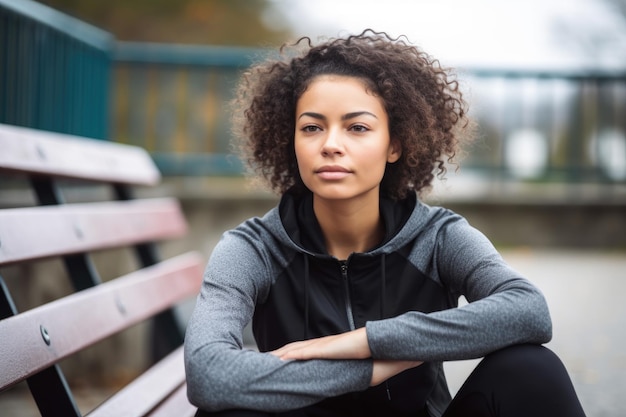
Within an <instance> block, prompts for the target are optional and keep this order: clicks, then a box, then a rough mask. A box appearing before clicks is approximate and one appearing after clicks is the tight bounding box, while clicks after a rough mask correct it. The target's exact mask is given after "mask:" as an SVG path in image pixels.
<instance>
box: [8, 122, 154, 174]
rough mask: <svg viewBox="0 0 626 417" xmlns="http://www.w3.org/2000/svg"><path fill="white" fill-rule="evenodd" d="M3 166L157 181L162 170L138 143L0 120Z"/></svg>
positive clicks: (43, 172)
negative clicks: (3, 122) (32, 127)
mask: <svg viewBox="0 0 626 417" xmlns="http://www.w3.org/2000/svg"><path fill="white" fill-rule="evenodd" d="M0 149H1V150H2V152H0V169H6V170H10V171H15V172H22V173H28V174H45V175H48V176H56V177H63V178H74V179H83V180H91V181H104V182H112V183H119V184H129V185H155V184H157V183H158V182H159V181H160V179H161V174H160V173H159V170H158V169H157V167H156V166H155V164H154V162H153V161H152V159H151V158H150V155H149V154H148V153H147V152H146V151H145V150H144V149H142V148H139V147H137V146H130V145H124V144H120V143H114V142H108V141H103V140H96V139H88V138H82V137H80V138H79V137H76V136H72V135H66V134H61V133H54V132H46V131H42V130H35V129H29V128H24V127H18V126H12V125H6V124H0Z"/></svg>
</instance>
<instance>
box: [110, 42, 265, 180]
mask: <svg viewBox="0 0 626 417" xmlns="http://www.w3.org/2000/svg"><path fill="white" fill-rule="evenodd" d="M261 53H262V51H261V50H259V49H247V48H220V47H202V46H190V45H163V44H145V43H127V42H119V43H118V44H117V46H116V48H115V52H114V55H113V58H114V61H115V65H114V87H113V88H114V100H115V101H114V106H113V109H114V110H113V112H114V113H113V116H114V117H113V123H112V126H113V131H114V134H113V137H114V138H116V140H118V141H121V142H126V143H132V144H136V145H139V146H142V147H144V148H146V149H148V150H149V151H150V152H151V153H152V155H153V157H154V159H155V161H156V162H157V164H158V165H159V167H160V168H161V169H162V170H163V171H164V172H165V173H166V174H169V175H192V176H198V175H241V173H242V170H243V167H242V165H241V163H240V161H239V159H238V158H236V157H234V156H233V155H232V152H231V135H230V121H229V113H230V112H229V109H228V103H229V101H230V100H231V99H232V94H233V91H234V87H235V84H236V82H237V80H238V78H239V76H240V75H241V72H242V71H243V70H245V69H246V68H248V67H249V66H250V64H251V63H252V62H253V60H254V59H256V57H258V55H259V54H261Z"/></svg>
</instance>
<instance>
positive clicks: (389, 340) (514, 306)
mask: <svg viewBox="0 0 626 417" xmlns="http://www.w3.org/2000/svg"><path fill="white" fill-rule="evenodd" d="M432 230H435V231H436V232H433V233H432V234H431V235H430V236H429V235H428V234H426V235H425V236H424V237H423V239H422V240H423V241H425V242H426V246H427V247H431V248H433V249H432V251H431V252H430V253H429V254H428V256H425V254H424V253H420V252H419V251H416V253H415V254H414V256H415V258H416V259H418V258H420V259H423V258H426V259H428V261H427V262H428V264H426V263H424V264H423V265H422V268H423V269H425V270H427V273H428V275H430V276H432V278H433V279H434V280H435V281H438V282H439V283H440V285H442V286H445V287H446V288H448V290H449V291H450V292H451V293H452V294H455V295H464V296H465V297H466V299H467V300H468V301H469V304H467V305H464V306H462V307H459V308H450V309H446V310H442V311H438V312H434V313H430V314H425V313H421V312H408V313H405V314H402V315H400V316H398V317H395V318H390V319H386V320H379V321H370V322H368V323H367V325H366V327H367V335H368V342H369V344H370V349H371V351H372V355H373V357H374V358H380V359H417V360H422V361H446V360H462V359H472V358H478V357H482V356H484V355H486V354H488V353H490V352H493V351H495V350H497V349H500V348H503V347H506V346H509V345H513V344H519V343H537V344H540V343H545V342H548V341H549V340H550V339H551V337H552V325H551V320H550V314H549V311H548V307H547V304H546V301H545V299H544V297H543V295H542V294H541V292H540V291H539V290H538V289H537V288H536V287H535V286H533V285H532V284H531V283H530V282H529V281H528V280H526V279H525V278H523V277H522V276H521V275H520V274H519V273H517V272H516V271H514V270H513V269H511V268H510V267H509V266H508V265H507V264H506V263H505V262H504V260H503V259H502V257H501V256H500V254H499V253H498V252H497V251H496V249H495V248H494V247H493V245H492V244H491V243H490V242H489V241H488V239H487V238H486V237H485V236H484V235H483V234H482V233H480V232H479V231H477V230H476V229H474V228H472V227H471V226H469V225H468V224H467V222H466V221H465V220H464V219H462V218H460V217H458V216H456V217H455V218H454V220H452V221H450V220H449V219H448V220H447V221H446V224H445V225H444V226H442V227H437V228H433V229H432ZM416 262H421V261H419V260H416Z"/></svg>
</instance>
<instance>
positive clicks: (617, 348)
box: [0, 0, 626, 416]
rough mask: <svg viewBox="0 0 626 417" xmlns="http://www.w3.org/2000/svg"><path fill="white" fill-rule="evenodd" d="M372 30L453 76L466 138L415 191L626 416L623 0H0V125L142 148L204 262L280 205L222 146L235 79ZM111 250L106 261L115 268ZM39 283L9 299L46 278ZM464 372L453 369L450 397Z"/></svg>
mask: <svg viewBox="0 0 626 417" xmlns="http://www.w3.org/2000/svg"><path fill="white" fill-rule="evenodd" d="M368 27H370V28H373V29H375V30H379V31H386V32H388V33H390V34H391V35H393V36H400V35H406V36H407V37H408V39H409V41H410V42H412V43H414V44H416V45H418V46H420V47H421V48H423V49H424V50H425V51H426V52H428V53H429V54H431V55H432V56H434V57H435V58H437V59H439V60H440V62H441V63H442V65H444V66H446V67H452V68H454V69H455V70H456V73H457V76H458V79H459V81H460V83H461V85H462V88H463V90H464V92H465V94H466V97H467V99H468V101H469V103H470V115H471V116H472V117H473V118H475V119H476V121H477V122H478V125H479V134H478V139H477V140H476V141H475V142H474V143H473V144H472V145H471V146H469V147H468V148H467V149H466V156H465V158H464V159H463V160H462V161H461V168H460V170H458V171H457V172H455V171H454V169H451V170H450V172H449V173H448V175H447V179H446V180H444V181H437V183H436V185H435V187H434V189H433V191H432V192H431V193H430V194H429V195H427V196H425V199H426V200H427V202H429V203H431V204H439V205H444V206H446V207H449V208H451V209H453V210H455V211H457V212H459V213H460V214H462V215H464V216H465V217H467V218H468V220H469V221H470V223H472V224H473V225H474V226H476V227H477V228H478V229H480V230H481V231H483V232H484V233H485V234H486V235H487V236H488V237H489V238H490V239H491V240H492V241H493V242H494V244H496V246H497V247H498V249H499V250H501V252H502V254H503V256H504V257H505V259H506V260H507V261H509V262H510V263H511V264H512V265H513V266H514V267H515V268H517V269H519V270H520V271H521V272H522V273H524V274H525V275H526V276H528V277H529V279H531V280H532V281H534V282H535V283H536V284H537V285H538V286H539V287H540V288H541V289H542V290H543V291H544V293H545V294H546V297H547V298H548V302H549V304H550V307H551V311H552V315H553V321H554V340H553V341H552V342H551V343H550V345H549V346H550V347H551V348H552V349H553V350H555V351H556V352H557V353H558V354H559V355H560V356H561V357H562V359H563V360H564V362H565V364H566V366H567V368H568V370H569V371H570V374H571V375H572V378H573V380H574V382H575V385H576V388H577V390H578V392H579V395H580V397H581V401H582V402H583V406H584V407H585V409H586V411H587V413H588V415H590V416H622V415H625V414H626V405H625V404H623V401H620V400H621V394H622V393H623V392H624V389H625V387H626V380H625V379H624V376H623V375H624V371H626V352H625V351H624V349H623V348H622V346H624V344H625V342H626V336H625V335H624V327H625V325H626V307H624V303H623V300H622V297H623V294H624V293H625V291H626V210H625V209H626V0H547V1H546V0H526V1H521V0H511V1H508V2H502V1H497V0H441V1H435V0H420V1H409V0H404V1H403V0H386V1H384V2H383V1H376V0H361V1H356V0H317V1H315V2H313V1H307V0H290V1H288V0H249V1H246V0H234V1H232V0H231V1H227V0H221V1H219V0H109V1H107V2H95V1H89V2H86V1H80V0H41V1H39V2H34V1H31V0H0V123H7V124H14V125H20V126H27V127H33V128H38V129H44V130H50V131H56V132H63V133H70V134H76V135H82V136H87V137H92V138H97V139H102V140H111V141H115V142H121V143H129V144H134V145H138V146H141V147H144V148H146V149H148V150H149V151H150V153H151V155H152V156H153V158H154V160H155V161H156V163H157V165H158V166H159V168H160V169H161V171H162V173H163V175H164V181H163V184H162V186H160V187H159V188H158V189H157V190H139V191H140V193H144V194H150V195H152V194H157V195H161V194H165V195H174V196H177V197H178V198H180V199H181V201H182V203H183V207H184V210H185V212H186V215H187V218H188V220H189V222H190V224H191V227H190V230H191V234H190V237H189V238H188V239H185V240H184V241H181V242H177V243H175V244H168V245H164V247H163V248H162V249H163V251H164V252H167V253H172V254H174V253H181V252H183V251H185V250H187V249H199V250H201V251H202V252H203V253H204V254H205V255H206V256H207V257H208V255H209V254H210V252H211V249H212V248H213V246H214V245H215V243H216V242H217V240H218V239H219V237H220V235H221V233H222V232H223V231H224V230H226V229H229V228H231V227H233V226H235V225H237V224H238V223H239V222H241V221H243V220H244V219H246V218H248V217H251V216H255V215H262V214H263V213H264V212H265V211H267V210H268V209H269V208H271V207H272V206H273V205H275V204H276V202H277V198H276V197H275V196H274V195H272V194H270V193H269V192H267V191H266V190H264V189H262V188H260V187H259V186H258V184H254V183H251V182H250V181H248V180H247V179H246V177H245V176H244V168H243V166H242V164H241V162H240V161H239V160H238V159H237V157H236V156H235V155H233V153H232V152H231V134H230V124H229V123H230V121H229V107H228V102H229V100H230V99H231V97H232V93H233V88H234V86H235V85H236V83H237V80H238V78H239V76H240V74H241V72H242V71H244V70H245V69H246V68H247V67H248V66H249V65H250V64H251V63H253V62H255V61H256V60H259V59H262V58H263V57H264V56H265V55H267V54H268V53H272V52H274V51H275V49H276V48H277V47H278V46H280V45H281V44H283V43H284V42H287V41H294V40H296V39H297V38H298V37H300V36H309V37H311V38H312V39H313V40H314V41H316V40H318V39H319V38H323V37H333V36H338V35H344V34H348V33H359V32H361V31H362V30H363V29H364V28H368ZM0 152H2V150H1V149H0ZM79 194H80V193H77V196H76V197H75V198H78V199H80V196H79ZM25 200H28V197H27V196H24V195H23V193H22V192H21V190H20V186H19V184H18V185H15V184H0V207H11V206H15V205H23V204H24V201H25ZM113 256H115V255H113V254H106V253H105V254H102V258H101V259H99V260H98V261H99V262H101V263H102V264H104V265H106V266H108V267H109V270H110V272H109V274H110V276H115V274H116V272H117V271H116V268H115V266H116V261H115V260H113V258H112V257H113ZM40 268H41V269H42V270H44V269H45V271H46V273H47V274H50V269H49V265H47V264H42V265H41V266H40ZM0 272H2V273H3V276H4V275H5V274H8V275H10V272H11V271H8V272H7V271H0ZM33 282H34V283H35V284H34V285H33V284H31V285H28V286H26V285H25V284H22V287H21V296H18V300H17V302H18V303H19V304H21V305H19V304H18V308H19V309H20V310H25V309H28V308H29V306H31V305H34V304H35V300H38V299H40V298H42V297H43V296H42V294H45V296H47V297H50V294H54V293H55V291H56V289H55V288H50V285H49V284H46V281H45V280H44V279H39V280H37V279H34V281H33ZM15 285H16V286H17V287H19V286H20V284H19V283H17V282H16V283H15ZM192 305H193V303H192V302H191V303H190V306H189V308H191V307H192ZM187 314H188V309H187V310H185V309H183V310H181V311H180V316H181V320H184V319H185V317H186V315H187ZM145 343H146V342H145V338H144V337H143V336H142V333H141V332H134V333H131V334H129V335H125V336H123V338H122V339H120V340H118V342H117V345H115V346H113V347H112V346H107V347H100V348H98V347H96V348H94V349H96V351H97V350H98V349H100V351H98V353H93V354H91V355H90V354H89V353H87V354H85V355H83V356H82V359H79V362H78V363H75V364H74V363H68V364H65V365H64V366H66V367H67V368H68V370H67V371H66V374H67V375H68V378H69V379H70V383H72V384H76V385H81V384H82V385H85V386H86V388H88V389H89V390H87V391H88V392H89V393H91V394H90V395H92V396H93V397H94V398H95V399H94V400H93V401H97V398H98V397H99V396H101V395H104V394H102V393H101V390H98V389H96V390H95V391H90V390H91V389H92V388H93V386H92V385H90V383H89V382H87V381H86V378H84V377H81V372H80V371H81V370H82V371H84V369H90V372H91V373H92V374H95V375H98V376H99V378H98V380H99V381H102V386H103V387H104V389H105V391H106V386H107V385H111V384H114V383H115V381H116V380H118V379H123V378H124V375H129V374H133V373H136V372H139V371H140V370H141V368H142V367H143V366H144V365H145V359H144V358H143V357H142V355H141V354H128V355H129V356H128V357H127V359H126V360H125V361H124V363H123V364H120V366H119V367H108V368H107V367H106V366H103V365H102V363H101V362H98V358H99V357H100V355H101V354H102V352H103V351H106V350H109V351H112V352H118V351H120V350H123V349H125V348H126V347H127V346H128V345H140V346H143V344H145ZM96 351H94V352H96ZM140 352H141V350H140ZM133 355H134V356H133ZM473 365H474V364H473V362H471V361H470V362H467V363H465V362H461V363H452V364H450V365H449V366H448V368H447V371H448V372H449V375H450V380H451V388H452V389H453V391H454V390H456V389H458V386H459V384H460V383H461V381H462V379H463V378H464V376H465V375H467V372H469V370H470V369H471V367H472V366H473ZM73 369H75V371H73ZM72 375H75V376H74V377H72ZM89 379H90V380H93V379H94V378H93V377H92V378H89ZM15 392H16V395H14V396H13V398H18V399H19V398H22V396H21V393H20V390H19V389H16V390H15ZM86 397H88V398H87V401H89V400H90V398H91V397H89V395H87V396H86ZM7 398H8V396H7V395H3V396H0V414H2V415H4V414H3V413H2V410H3V407H5V408H4V409H5V410H8V409H9V408H8V407H11V404H13V403H10V401H11V400H10V399H7ZM20 408H21V409H24V407H23V406H21V407H20ZM26 409H27V407H26ZM11 410H13V411H11V412H12V413H13V412H15V411H14V408H11ZM8 415H13V414H8ZM23 415H29V414H23Z"/></svg>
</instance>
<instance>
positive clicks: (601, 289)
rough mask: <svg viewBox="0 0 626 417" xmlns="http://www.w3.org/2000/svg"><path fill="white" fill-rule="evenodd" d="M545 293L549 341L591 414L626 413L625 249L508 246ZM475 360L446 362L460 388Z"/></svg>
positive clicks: (611, 416)
mask: <svg viewBox="0 0 626 417" xmlns="http://www.w3.org/2000/svg"><path fill="white" fill-rule="evenodd" d="M503 256H504V257H505V259H506V260H507V261H508V262H509V263H510V264H511V265H512V266H513V267H515V268H516V269H517V270H519V271H521V272H522V273H524V274H525V275H526V276H527V277H528V278H529V279H531V280H532V281H533V282H534V283H535V284H536V285H537V286H538V287H539V288H540V289H541V290H542V291H543V292H544V294H545V296H546V298H547V300H548V304H549V306H550V310H551V314H552V321H553V327H554V329H553V330H554V337H553V340H552V341H551V342H550V343H549V344H548V347H550V348H551V349H552V350H553V351H555V352H556V353H557V354H558V355H559V356H560V357H561V359H562V360H563V362H564V363H565V366H566V368H567V369H568V371H569V372H570V375H571V377H572V380H573V382H574V386H575V388H576V390H577V392H578V395H579V398H580V400H581V402H582V404H583V408H584V409H585V411H586V413H587V415H588V416H589V417H622V416H626V401H625V399H624V394H626V347H625V346H626V304H625V303H624V295H625V294H626V252H625V251H621V252H614V253H603V252H589V251H559V250H529V249H528V250H512V251H503ZM474 365H475V361H468V362H457V363H449V364H446V371H447V372H448V375H449V379H450V385H451V389H452V390H457V389H458V388H459V386H460V384H461V382H462V380H463V378H464V377H465V376H467V374H468V373H469V372H470V371H471V369H472V368H473V366H474Z"/></svg>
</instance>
